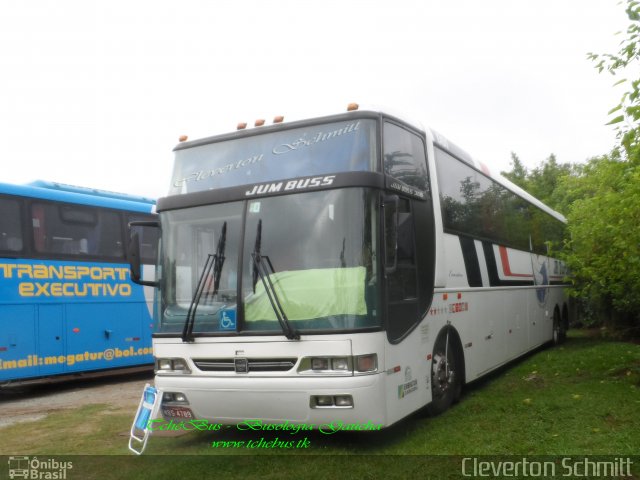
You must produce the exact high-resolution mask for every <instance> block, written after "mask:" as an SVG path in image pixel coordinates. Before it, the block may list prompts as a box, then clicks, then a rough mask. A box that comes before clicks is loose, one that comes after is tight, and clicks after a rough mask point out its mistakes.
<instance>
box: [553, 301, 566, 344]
mask: <svg viewBox="0 0 640 480" xmlns="http://www.w3.org/2000/svg"><path fill="white" fill-rule="evenodd" d="M565 336H566V332H565V331H564V323H563V321H562V319H561V318H560V310H558V307H556V308H555V309H554V310H553V336H552V340H551V341H552V342H553V344H554V345H560V344H561V343H562V342H564V339H565Z"/></svg>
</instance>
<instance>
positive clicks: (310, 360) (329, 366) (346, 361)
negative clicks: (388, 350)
mask: <svg viewBox="0 0 640 480" xmlns="http://www.w3.org/2000/svg"><path fill="white" fill-rule="evenodd" d="M377 371H378V355H377V354H375V353H370V354H367V355H358V356H355V357H352V356H342V357H330V356H327V357H304V358H303V359H302V360H301V361H300V365H299V366H298V373H299V374H301V375H354V374H356V375H358V374H371V373H376V372H377Z"/></svg>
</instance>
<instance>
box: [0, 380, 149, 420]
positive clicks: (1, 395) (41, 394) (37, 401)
mask: <svg viewBox="0 0 640 480" xmlns="http://www.w3.org/2000/svg"><path fill="white" fill-rule="evenodd" d="M146 383H153V373H152V372H144V373H137V374H134V375H131V374H130V375H127V376H126V377H108V378H99V379H83V380H77V381H69V382H64V383H58V384H50V385H36V386H30V387H18V388H16V387H14V388H10V389H0V409H1V410H2V417H1V418H0V428H2V427H6V426H9V425H13V424H15V423H20V422H29V421H37V420H41V419H43V418H45V417H46V416H47V415H49V414H51V413H53V412H56V411H59V410H66V409H74V408H77V407H80V406H83V405H91V404H100V403H104V404H108V405H110V406H111V407H112V408H116V409H118V408H122V409H123V410H129V411H131V413H132V415H133V414H134V413H135V410H136V408H137V407H138V403H139V402H140V395H141V394H142V389H143V388H144V385H145V384H146Z"/></svg>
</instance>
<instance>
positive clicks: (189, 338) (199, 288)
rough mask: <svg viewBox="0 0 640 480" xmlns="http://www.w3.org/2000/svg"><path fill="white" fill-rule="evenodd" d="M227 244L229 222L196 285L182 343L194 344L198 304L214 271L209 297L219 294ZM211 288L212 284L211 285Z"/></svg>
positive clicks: (223, 227)
mask: <svg viewBox="0 0 640 480" xmlns="http://www.w3.org/2000/svg"><path fill="white" fill-rule="evenodd" d="M226 243H227V222H224V223H223V224H222V232H221V233H220V238H219V239H218V245H217V246H216V253H215V254H211V253H210V254H209V255H208V256H207V260H206V261H205V263H204V268H203V269H202V273H201V274H200V279H199V280H198V284H197V285H196V291H195V292H194V294H193V298H192V299H191V305H189V310H188V311H187V317H186V319H185V322H184V329H183V330H182V341H183V342H193V326H194V324H195V323H196V310H197V309H198V304H199V303H200V299H201V298H202V293H203V292H204V290H205V288H206V286H207V280H210V273H211V272H212V271H213V291H212V292H211V293H210V294H207V296H209V295H210V296H211V297H213V296H215V294H216V293H218V287H219V286H220V276H221V274H222V267H223V266H224V259H225V257H224V249H225V246H226ZM209 286H211V283H209Z"/></svg>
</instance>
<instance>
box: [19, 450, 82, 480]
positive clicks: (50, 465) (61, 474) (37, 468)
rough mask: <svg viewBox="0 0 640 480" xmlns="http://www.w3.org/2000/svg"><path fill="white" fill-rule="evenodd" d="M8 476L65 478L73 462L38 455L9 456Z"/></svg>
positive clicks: (43, 479) (61, 479)
mask: <svg viewBox="0 0 640 480" xmlns="http://www.w3.org/2000/svg"><path fill="white" fill-rule="evenodd" d="M8 463H9V478H12V479H13V478H30V479H42V480H45V479H50V480H65V479H66V478H68V477H67V470H71V469H72V468H73V462H65V461H60V460H56V459H54V458H46V459H39V458H38V457H33V458H31V457H26V456H12V457H9V462H8Z"/></svg>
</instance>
